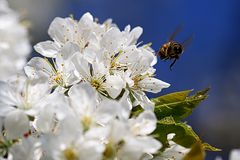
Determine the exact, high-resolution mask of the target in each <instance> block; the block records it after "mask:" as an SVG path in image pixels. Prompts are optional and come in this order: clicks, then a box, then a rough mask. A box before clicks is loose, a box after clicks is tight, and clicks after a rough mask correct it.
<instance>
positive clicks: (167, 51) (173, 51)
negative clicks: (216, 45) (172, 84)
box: [157, 27, 193, 70]
mask: <svg viewBox="0 0 240 160" xmlns="http://www.w3.org/2000/svg"><path fill="white" fill-rule="evenodd" d="M180 31H181V27H178V28H177V29H176V31H175V32H174V33H173V34H172V35H171V36H170V38H169V40H168V41H167V42H166V43H165V44H163V45H162V46H161V47H160V49H159V51H158V52H157V54H158V55H159V57H160V59H161V60H173V62H172V63H171V65H170V67H169V68H170V70H172V67H173V65H174V64H175V63H176V61H177V60H178V59H179V58H180V56H181V55H182V54H183V52H184V48H185V47H186V46H187V45H188V44H189V43H190V42H191V41H192V37H193V36H192V35H191V36H190V37H188V38H187V39H186V40H185V41H184V42H183V43H179V42H177V41H175V40H173V39H174V37H175V36H176V35H177V34H178V33H179V32H180Z"/></svg>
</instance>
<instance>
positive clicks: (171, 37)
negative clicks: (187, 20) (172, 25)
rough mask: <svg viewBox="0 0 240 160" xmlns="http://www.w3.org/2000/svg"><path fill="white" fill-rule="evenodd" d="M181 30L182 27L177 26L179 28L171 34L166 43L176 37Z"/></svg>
mask: <svg viewBox="0 0 240 160" xmlns="http://www.w3.org/2000/svg"><path fill="white" fill-rule="evenodd" d="M182 29H183V26H182V25H179V26H178V27H177V28H176V29H175V31H174V32H173V33H172V34H171V36H170V37H169V39H168V41H167V42H169V41H172V40H173V39H174V38H175V37H176V35H177V34H178V33H179V32H181V31H182Z"/></svg>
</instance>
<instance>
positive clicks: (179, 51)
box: [173, 43, 183, 54]
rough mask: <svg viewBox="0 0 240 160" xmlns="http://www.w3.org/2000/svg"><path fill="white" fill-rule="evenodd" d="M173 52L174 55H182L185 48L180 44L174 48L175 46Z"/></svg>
mask: <svg viewBox="0 0 240 160" xmlns="http://www.w3.org/2000/svg"><path fill="white" fill-rule="evenodd" d="M173 51H174V53H176V54H181V53H182V52H183V47H182V45H181V44H179V43H176V44H175V45H174V46H173Z"/></svg>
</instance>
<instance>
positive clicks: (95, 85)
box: [91, 79, 101, 90]
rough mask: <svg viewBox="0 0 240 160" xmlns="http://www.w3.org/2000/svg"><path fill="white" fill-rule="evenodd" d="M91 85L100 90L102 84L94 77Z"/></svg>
mask: <svg viewBox="0 0 240 160" xmlns="http://www.w3.org/2000/svg"><path fill="white" fill-rule="evenodd" d="M91 85H92V86H93V87H94V88H96V89H97V90H98V89H99V88H100V86H101V83H100V82H99V81H98V80H97V79H93V80H92V81H91Z"/></svg>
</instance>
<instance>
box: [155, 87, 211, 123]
mask: <svg viewBox="0 0 240 160" xmlns="http://www.w3.org/2000/svg"><path fill="white" fill-rule="evenodd" d="M208 90H209V88H207V89H205V90H202V91H200V92H197V93H196V94H195V95H193V96H189V94H190V93H191V92H192V90H186V91H181V92H175V93H170V94H167V95H164V96H160V97H158V98H154V99H151V101H152V102H154V103H155V109H154V112H155V114H156V116H157V118H158V119H159V120H160V119H162V118H165V117H168V116H172V117H173V118H174V120H175V121H177V122H178V121H180V120H182V119H184V118H186V117H187V116H189V115H190V114H191V113H192V111H193V109H194V108H196V107H197V105H199V103H200V102H201V101H203V100H204V99H206V98H207V92H208Z"/></svg>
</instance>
